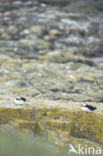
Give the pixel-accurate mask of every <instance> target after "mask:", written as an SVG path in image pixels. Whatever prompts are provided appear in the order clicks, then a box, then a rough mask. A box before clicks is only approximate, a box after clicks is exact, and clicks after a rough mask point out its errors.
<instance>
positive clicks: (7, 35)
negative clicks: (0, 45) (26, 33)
mask: <svg viewBox="0 0 103 156" xmlns="http://www.w3.org/2000/svg"><path fill="white" fill-rule="evenodd" d="M1 39H2V40H10V39H11V36H10V35H9V34H8V33H6V32H4V33H2V34H1Z"/></svg>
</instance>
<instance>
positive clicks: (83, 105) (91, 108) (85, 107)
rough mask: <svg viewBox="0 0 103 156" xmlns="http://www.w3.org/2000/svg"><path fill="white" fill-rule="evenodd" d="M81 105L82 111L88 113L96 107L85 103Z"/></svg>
mask: <svg viewBox="0 0 103 156" xmlns="http://www.w3.org/2000/svg"><path fill="white" fill-rule="evenodd" d="M81 106H82V110H83V111H84V112H88V113H92V112H93V111H94V110H96V109H97V108H96V107H93V106H91V105H88V104H86V103H84V104H81Z"/></svg>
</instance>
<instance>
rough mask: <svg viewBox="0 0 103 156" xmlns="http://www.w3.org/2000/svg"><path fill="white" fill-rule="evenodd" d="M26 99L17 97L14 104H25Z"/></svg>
mask: <svg viewBox="0 0 103 156" xmlns="http://www.w3.org/2000/svg"><path fill="white" fill-rule="evenodd" d="M26 101H27V100H26V98H24V97H21V96H17V97H16V99H15V100H14V102H15V103H16V104H18V105H23V104H25V102H26Z"/></svg>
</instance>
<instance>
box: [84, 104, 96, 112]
mask: <svg viewBox="0 0 103 156" xmlns="http://www.w3.org/2000/svg"><path fill="white" fill-rule="evenodd" d="M86 107H87V108H89V109H90V110H92V111H93V110H95V109H97V108H96V107H93V106H91V105H86Z"/></svg>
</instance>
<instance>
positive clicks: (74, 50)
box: [0, 0, 103, 146]
mask: <svg viewBox="0 0 103 156" xmlns="http://www.w3.org/2000/svg"><path fill="white" fill-rule="evenodd" d="M49 2H50V3H49ZM56 2H58V3H60V2H61V1H58V0H57V1H56ZM65 2H66V1H65ZM90 2H91V5H90V3H89V2H88V3H89V4H88V3H86V2H85V1H82V2H79V1H78V3H75V4H74V3H73V2H71V1H68V3H69V4H68V3H67V5H58V3H55V2H54V1H51V0H45V1H44V0H43V1H42V0H40V1H25V2H24V1H14V2H13V4H12V5H13V9H12V10H11V9H10V6H9V3H8V2H6V1H4V2H2V1H0V132H3V131H4V132H6V133H7V132H8V131H10V128H11V129H12V130H13V129H15V133H16V132H17V131H18V132H19V131H20V129H19V128H22V129H23V133H24V131H25V134H30V135H31V134H32V135H34V132H36V133H37V132H38V133H39V132H40V133H41V132H44V133H45V134H47V135H48V138H49V139H50V140H52V141H53V142H55V143H57V144H58V145H59V146H64V145H65V144H69V142H71V141H72V142H73V143H76V144H77V143H80V142H81V143H82V144H83V143H84V142H86V143H88V144H93V143H94V142H93V141H95V142H96V144H98V142H99V141H100V144H103V136H102V131H103V128H102V125H103V124H102V102H103V12H102V7H99V6H100V4H101V3H102V1H99V2H98V4H96V2H94V1H90ZM52 3H53V4H52ZM92 3H93V4H94V5H92ZM99 3H100V4H99ZM17 95H23V96H24V97H26V98H27V104H26V106H22V107H21V106H17V105H15V104H14V99H15V97H16V96H17ZM83 102H89V103H90V104H92V105H95V106H96V107H97V108H98V109H97V112H96V113H94V114H93V115H88V114H86V115H85V116H84V123H82V118H83V113H82V111H81V108H80V104H81V103H83ZM74 110H75V113H74ZM79 115H80V116H79ZM41 116H42V118H41ZM36 117H37V118H36ZM86 118H88V121H87V120H86ZM91 118H92V119H93V120H90V119H91ZM76 120H77V124H75V122H74V121H76ZM94 121H95V122H94ZM94 123H95V124H94ZM71 124H73V126H74V128H73V127H72V126H71ZM90 124H91V125H90ZM88 125H90V127H89V128H90V131H89V130H88ZM80 127H82V128H80ZM93 127H94V128H93ZM95 127H96V129H95ZM72 129H74V131H73V133H72V134H71V131H72ZM78 130H79V131H78ZM84 132H85V133H86V136H84ZM91 132H93V135H92V136H91ZM98 132H99V133H98ZM18 134H19V133H18ZM74 134H75V135H74ZM61 136H63V137H61ZM81 138H84V139H81Z"/></svg>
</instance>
